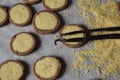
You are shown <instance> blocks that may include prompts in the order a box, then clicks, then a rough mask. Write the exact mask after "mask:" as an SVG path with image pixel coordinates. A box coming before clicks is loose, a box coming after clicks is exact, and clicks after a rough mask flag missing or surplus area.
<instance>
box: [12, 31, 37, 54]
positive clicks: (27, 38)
mask: <svg viewBox="0 0 120 80" xmlns="http://www.w3.org/2000/svg"><path fill="white" fill-rule="evenodd" d="M35 46H36V40H35V37H34V36H33V35H32V34H30V33H27V32H22V33H18V34H16V35H15V36H13V38H12V40H11V43H10V47H11V49H12V51H13V52H14V53H15V54H17V55H19V56H24V55H27V54H29V53H31V52H32V51H33V49H34V48H35Z"/></svg>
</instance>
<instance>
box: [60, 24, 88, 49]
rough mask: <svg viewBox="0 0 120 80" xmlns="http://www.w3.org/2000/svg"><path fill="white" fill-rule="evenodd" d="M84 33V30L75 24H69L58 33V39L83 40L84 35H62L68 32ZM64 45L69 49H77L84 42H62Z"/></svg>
mask: <svg viewBox="0 0 120 80" xmlns="http://www.w3.org/2000/svg"><path fill="white" fill-rule="evenodd" d="M82 30H83V31H84V30H85V28H84V27H82V26H79V25H76V24H70V25H65V26H64V27H63V28H62V29H61V31H60V33H59V35H60V36H59V37H60V39H62V38H63V39H72V38H85V37H86V34H85V33H78V34H72V35H65V36H63V34H65V33H69V32H75V31H82ZM62 43H63V44H64V45H66V46H67V47H70V48H78V47H81V46H82V45H83V44H84V42H62Z"/></svg>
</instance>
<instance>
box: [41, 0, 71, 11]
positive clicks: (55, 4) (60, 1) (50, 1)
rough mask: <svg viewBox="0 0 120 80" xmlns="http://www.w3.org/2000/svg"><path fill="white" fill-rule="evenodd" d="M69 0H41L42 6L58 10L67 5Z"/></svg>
mask: <svg viewBox="0 0 120 80" xmlns="http://www.w3.org/2000/svg"><path fill="white" fill-rule="evenodd" d="M68 1H69V0H43V4H44V6H45V7H46V8H47V9H48V10H51V11H60V10H63V9H65V8H66V7H67V6H68V3H69V2H68Z"/></svg>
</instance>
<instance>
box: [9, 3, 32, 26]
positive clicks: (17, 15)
mask: <svg viewBox="0 0 120 80" xmlns="http://www.w3.org/2000/svg"><path fill="white" fill-rule="evenodd" d="M9 15H10V21H11V23H13V24H15V25H17V26H25V25H27V24H28V23H29V22H30V21H31V18H32V11H31V9H30V8H29V7H28V6H27V5H25V4H23V3H18V4H15V5H14V6H12V7H11V8H10V10H9Z"/></svg>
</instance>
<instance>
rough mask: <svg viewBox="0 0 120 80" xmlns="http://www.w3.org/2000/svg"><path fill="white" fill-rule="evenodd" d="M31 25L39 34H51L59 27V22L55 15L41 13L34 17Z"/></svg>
mask: <svg viewBox="0 0 120 80" xmlns="http://www.w3.org/2000/svg"><path fill="white" fill-rule="evenodd" d="M33 25H34V28H35V30H36V31H37V32H38V33H40V34H53V33H55V32H56V31H57V29H58V28H59V26H60V25H61V21H60V19H59V17H58V15H57V14H56V13H54V12H51V11H41V12H39V13H37V14H36V15H35V16H34V19H33Z"/></svg>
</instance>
